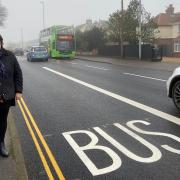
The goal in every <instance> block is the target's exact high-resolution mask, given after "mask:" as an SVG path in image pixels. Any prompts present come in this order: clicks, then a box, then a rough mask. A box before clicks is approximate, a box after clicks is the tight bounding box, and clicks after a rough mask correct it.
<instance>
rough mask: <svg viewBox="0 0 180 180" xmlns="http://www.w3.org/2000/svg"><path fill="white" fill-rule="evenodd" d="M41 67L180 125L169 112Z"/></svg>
mask: <svg viewBox="0 0 180 180" xmlns="http://www.w3.org/2000/svg"><path fill="white" fill-rule="evenodd" d="M43 68H44V69H45V70H47V71H50V72H52V73H54V74H57V75H59V76H62V77H64V78H66V79H69V80H71V81H74V82H76V83H78V84H81V85H83V86H86V87H88V88H90V89H93V90H95V91H98V92H100V93H102V94H105V95H107V96H110V97H112V98H114V99H117V100H119V101H122V102H124V103H126V104H129V105H131V106H134V107H136V108H139V109H141V110H143V111H146V112H149V113H151V114H153V115H155V116H158V117H160V118H163V119H165V120H167V121H170V122H173V123H175V124H177V125H180V118H177V117H175V116H172V115H170V114H167V113H165V112H162V111H159V110H157V109H154V108H152V107H149V106H146V105H144V104H141V103H139V102H136V101H133V100H131V99H128V98H126V97H123V96H120V95H118V94H115V93H112V92H110V91H107V90H105V89H102V88H99V87H97V86H94V85H92V84H89V83H86V82H84V81H81V80H79V79H76V78H73V77H71V76H68V75H66V74H63V73H60V72H58V71H55V70H53V69H50V68H48V67H43Z"/></svg>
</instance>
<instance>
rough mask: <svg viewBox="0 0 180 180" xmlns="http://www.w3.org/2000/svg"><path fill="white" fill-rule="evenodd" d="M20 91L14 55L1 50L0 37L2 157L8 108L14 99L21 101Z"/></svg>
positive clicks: (0, 150) (19, 73)
mask: <svg viewBox="0 0 180 180" xmlns="http://www.w3.org/2000/svg"><path fill="white" fill-rule="evenodd" d="M22 90H23V78H22V71H21V68H20V66H19V63H18V61H17V59H16V57H15V56H14V54H13V53H12V52H10V51H7V50H6V49H4V48H3V38H2V36H1V35H0V155H1V156H3V157H8V156H9V153H8V151H7V150H6V148H5V144H4V138H5V133H6V129H7V116H8V112H9V108H10V107H11V106H15V99H16V100H20V99H21V97H22Z"/></svg>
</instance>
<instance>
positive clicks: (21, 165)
mask: <svg viewBox="0 0 180 180" xmlns="http://www.w3.org/2000/svg"><path fill="white" fill-rule="evenodd" d="M77 59H80V60H85V61H95V62H101V63H108V64H114V65H119V66H131V67H140V68H143V67H144V68H149V69H160V70H168V71H173V69H174V68H176V67H177V66H179V65H180V59H178V58H176V59H174V58H165V59H163V61H161V62H150V61H140V60H129V59H126V60H123V59H117V58H104V57H103V58H102V57H87V56H77ZM8 120H9V123H8V130H7V134H6V145H7V148H8V149H9V151H10V157H9V158H2V157H0V177H1V178H2V179H3V180H16V179H17V180H21V179H22V180H26V179H28V175H27V170H26V167H25V162H24V157H23V153H22V150H21V145H20V142H19V138H18V133H17V130H16V127H15V122H14V118H13V114H12V112H10V113H9V117H8Z"/></svg>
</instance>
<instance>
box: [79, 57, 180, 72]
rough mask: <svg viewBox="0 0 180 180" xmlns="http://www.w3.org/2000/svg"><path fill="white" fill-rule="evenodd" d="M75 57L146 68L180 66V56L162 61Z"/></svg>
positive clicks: (164, 68)
mask: <svg viewBox="0 0 180 180" xmlns="http://www.w3.org/2000/svg"><path fill="white" fill-rule="evenodd" d="M76 58H77V59H81V60H86V61H95V62H102V63H108V64H114V65H119V66H131V67H141V68H148V69H160V70H168V71H173V70H174V69H175V68H176V67H178V66H180V58H163V60H162V61H159V62H158V61H150V60H138V59H120V58H111V57H93V56H77V57H76Z"/></svg>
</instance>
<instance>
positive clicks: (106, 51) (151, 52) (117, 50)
mask: <svg viewBox="0 0 180 180" xmlns="http://www.w3.org/2000/svg"><path fill="white" fill-rule="evenodd" d="M99 55H100V56H111V57H121V46H120V45H111V46H103V47H101V48H99ZM138 57H139V46H138V45H124V47H123V58H138ZM142 59H151V60H162V48H161V47H159V48H154V46H152V45H150V44H145V45H142Z"/></svg>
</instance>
